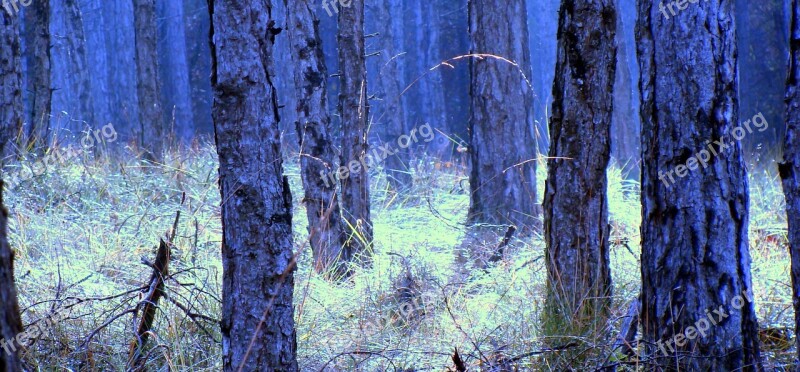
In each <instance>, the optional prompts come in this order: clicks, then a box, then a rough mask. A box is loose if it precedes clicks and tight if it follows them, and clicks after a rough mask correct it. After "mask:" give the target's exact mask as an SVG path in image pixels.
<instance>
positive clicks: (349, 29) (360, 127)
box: [338, 0, 377, 258]
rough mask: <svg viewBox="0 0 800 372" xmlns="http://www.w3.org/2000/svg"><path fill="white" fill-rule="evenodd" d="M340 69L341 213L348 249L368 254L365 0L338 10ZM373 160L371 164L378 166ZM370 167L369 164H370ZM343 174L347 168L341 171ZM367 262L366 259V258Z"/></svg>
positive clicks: (370, 224) (370, 225) (369, 227)
mask: <svg viewBox="0 0 800 372" xmlns="http://www.w3.org/2000/svg"><path fill="white" fill-rule="evenodd" d="M338 41H339V69H340V72H339V73H340V80H341V82H342V83H341V91H340V93H339V115H340V117H341V119H342V154H341V160H340V162H339V163H340V164H341V166H342V167H346V168H347V171H346V172H340V173H339V174H340V182H341V185H342V213H343V216H344V219H345V221H347V224H348V225H349V226H348V227H349V229H348V230H350V231H352V233H350V234H349V237H348V238H347V241H346V242H347V244H348V245H350V246H351V247H349V248H348V249H352V250H353V254H354V255H358V254H360V253H366V254H367V255H368V254H369V251H370V250H371V247H372V219H371V218H370V200H369V177H368V172H367V169H364V168H365V167H364V166H361V165H359V163H360V161H361V160H364V162H365V163H367V164H368V163H369V161H368V160H366V157H367V151H368V150H369V148H368V145H367V118H368V117H369V105H368V104H367V66H366V62H365V60H364V58H365V50H364V0H353V2H352V4H350V6H348V7H345V6H342V7H340V8H339V34H338ZM376 161H377V159H375V157H374V156H372V162H373V163H374V162H376ZM368 165H369V164H368ZM340 169H341V170H344V169H345V168H340ZM365 258H366V257H365Z"/></svg>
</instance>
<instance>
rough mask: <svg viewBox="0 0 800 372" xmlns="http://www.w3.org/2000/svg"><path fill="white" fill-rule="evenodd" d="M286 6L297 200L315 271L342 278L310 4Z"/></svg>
mask: <svg viewBox="0 0 800 372" xmlns="http://www.w3.org/2000/svg"><path fill="white" fill-rule="evenodd" d="M284 4H285V5H286V7H287V12H288V17H287V32H288V34H289V36H288V39H289V49H290V50H291V54H292V55H291V57H292V63H293V64H294V85H295V87H296V92H295V95H296V101H297V107H296V109H297V122H296V123H295V127H296V131H297V136H298V138H299V139H300V168H301V175H302V179H303V189H304V190H305V196H304V198H303V200H304V202H305V205H306V215H307V216H308V233H309V234H310V236H311V237H310V244H311V250H312V251H313V253H314V268H315V269H316V270H317V272H324V271H326V270H328V269H331V270H332V272H331V273H332V274H333V276H335V277H339V276H344V275H347V266H348V263H349V262H350V261H351V260H352V258H353V253H354V252H352V251H351V250H350V249H349V247H345V246H344V228H343V223H342V220H341V209H340V208H339V198H338V196H337V194H336V186H337V183H336V182H335V180H332V179H331V176H333V174H334V173H335V172H336V168H335V165H336V164H335V156H336V154H335V153H334V151H333V144H332V142H331V138H330V132H331V128H330V125H331V118H330V115H329V114H328V96H327V83H326V77H327V75H328V70H327V68H326V67H325V60H324V56H323V53H322V42H321V39H320V35H319V28H318V26H317V23H318V20H317V17H316V15H315V12H314V7H315V6H316V5H317V4H316V3H315V2H314V1H312V0H284Z"/></svg>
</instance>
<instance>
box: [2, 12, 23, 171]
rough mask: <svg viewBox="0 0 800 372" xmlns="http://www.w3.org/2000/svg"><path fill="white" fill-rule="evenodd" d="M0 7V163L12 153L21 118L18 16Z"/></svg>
mask: <svg viewBox="0 0 800 372" xmlns="http://www.w3.org/2000/svg"><path fill="white" fill-rule="evenodd" d="M0 10H2V12H0V13H2V19H1V20H2V21H3V23H2V24H0V26H2V30H0V31H1V32H0V98H1V99H2V100H3V101H2V102H0V164H4V163H6V162H7V161H8V160H9V159H10V157H11V156H13V155H14V154H15V153H16V149H15V148H14V145H15V140H16V138H17V135H18V134H19V131H20V130H21V129H22V122H23V120H24V119H23V114H22V107H23V106H22V72H21V70H20V66H21V58H22V57H21V49H20V35H19V18H18V16H17V15H14V14H9V13H8V12H6V11H5V10H3V9H0Z"/></svg>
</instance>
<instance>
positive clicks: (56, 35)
mask: <svg viewBox="0 0 800 372" xmlns="http://www.w3.org/2000/svg"><path fill="white" fill-rule="evenodd" d="M52 6H53V9H52V12H51V19H50V34H51V35H53V37H52V38H51V41H52V43H53V44H52V46H51V56H50V59H51V63H52V74H51V75H52V86H53V98H52V102H51V105H52V111H53V118H51V120H50V123H51V128H50V131H51V133H53V134H54V135H56V136H58V137H64V136H65V135H72V136H75V137H78V135H79V133H80V132H81V131H82V130H85V129H86V124H84V123H87V124H91V125H93V126H94V125H97V124H98V123H96V122H95V120H94V112H93V110H92V100H91V86H90V83H89V76H88V74H89V72H88V71H87V66H86V65H87V62H86V46H85V42H86V38H85V36H84V32H83V17H82V15H81V11H80V9H79V7H78V1H77V0H64V1H59V2H55V3H53V4H52ZM65 113H66V114H65Z"/></svg>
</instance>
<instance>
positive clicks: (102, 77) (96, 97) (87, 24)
mask: <svg viewBox="0 0 800 372" xmlns="http://www.w3.org/2000/svg"><path fill="white" fill-rule="evenodd" d="M104 3H105V1H102V0H90V1H86V2H80V3H79V6H80V10H81V13H82V14H83V15H84V31H85V34H86V39H85V40H86V50H87V51H88V52H89V53H87V54H86V62H87V64H86V67H87V71H86V72H87V76H88V78H89V85H90V88H91V94H90V96H91V101H92V108H93V110H92V112H93V113H94V119H95V121H94V122H89V124H90V125H95V123H113V122H114V118H113V117H112V116H111V93H110V92H109V91H110V87H109V85H110V83H109V79H108V75H109V73H108V70H109V68H110V67H109V66H114V64H112V63H109V61H110V60H109V57H108V52H107V51H106V43H105V36H106V32H107V27H106V23H107V21H108V19H107V17H108V16H107V15H106V12H105V10H104V9H103V5H104ZM115 127H116V123H115ZM80 129H84V128H80ZM118 130H119V128H118Z"/></svg>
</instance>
